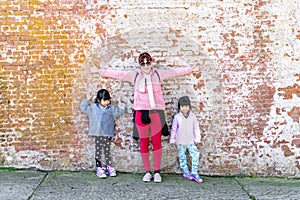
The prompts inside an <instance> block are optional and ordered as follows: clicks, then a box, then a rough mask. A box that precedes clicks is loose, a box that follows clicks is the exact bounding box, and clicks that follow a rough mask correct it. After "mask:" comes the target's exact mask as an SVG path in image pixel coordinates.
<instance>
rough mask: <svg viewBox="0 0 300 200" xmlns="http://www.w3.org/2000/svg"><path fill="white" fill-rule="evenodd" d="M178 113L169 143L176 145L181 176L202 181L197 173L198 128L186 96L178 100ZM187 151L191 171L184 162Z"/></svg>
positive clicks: (198, 181)
mask: <svg viewBox="0 0 300 200" xmlns="http://www.w3.org/2000/svg"><path fill="white" fill-rule="evenodd" d="M178 109H179V113H177V114H176V115H175V116H174V119H173V123H172V128H171V136H170V143H171V144H176V145H177V150H178V157H179V164H180V168H181V169H182V171H183V177H184V178H185V179H188V180H194V181H196V182H197V183H202V182H203V180H202V179H201V178H200V176H199V175H198V164H199V150H198V148H197V145H198V144H199V143H200V128H199V123H198V120H197V118H196V115H195V114H194V113H193V112H192V111H191V102H190V99H189V98H188V97H187V96H183V97H181V98H180V99H179V100H178ZM187 151H188V152H189V154H190V156H191V158H192V167H191V172H190V170H189V168H188V165H187V162H186V153H187Z"/></svg>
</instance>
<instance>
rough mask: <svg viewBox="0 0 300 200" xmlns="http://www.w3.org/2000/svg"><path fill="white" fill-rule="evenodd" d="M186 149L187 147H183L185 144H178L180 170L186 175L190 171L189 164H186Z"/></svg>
mask: <svg viewBox="0 0 300 200" xmlns="http://www.w3.org/2000/svg"><path fill="white" fill-rule="evenodd" d="M186 148H187V146H186V145H183V144H178V145H177V151H178V157H179V165H180V168H181V169H182V171H183V172H184V173H186V172H187V171H189V168H188V166H187V162H186Z"/></svg>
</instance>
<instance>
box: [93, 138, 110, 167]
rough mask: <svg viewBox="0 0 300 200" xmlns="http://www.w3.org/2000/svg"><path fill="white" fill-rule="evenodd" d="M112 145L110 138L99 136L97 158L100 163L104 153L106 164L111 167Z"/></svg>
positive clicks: (96, 150)
mask: <svg viewBox="0 0 300 200" xmlns="http://www.w3.org/2000/svg"><path fill="white" fill-rule="evenodd" d="M110 145H111V140H110V138H109V137H105V136H98V137H96V138H95V158H96V160H97V161H98V162H100V161H101V156H102V153H104V159H105V164H106V165H111V154H110Z"/></svg>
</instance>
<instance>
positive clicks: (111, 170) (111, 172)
mask: <svg viewBox="0 0 300 200" xmlns="http://www.w3.org/2000/svg"><path fill="white" fill-rule="evenodd" d="M106 174H107V175H109V176H111V177H115V176H117V172H116V170H115V168H113V167H111V166H107V167H106Z"/></svg>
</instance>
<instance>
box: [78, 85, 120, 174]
mask: <svg viewBox="0 0 300 200" xmlns="http://www.w3.org/2000/svg"><path fill="white" fill-rule="evenodd" d="M80 109H81V111H82V112H84V113H85V114H87V115H88V116H89V120H90V122H89V136H93V137H95V160H96V174H97V176H98V177H99V178H106V177H107V175H109V176H112V177H113V176H116V175H117V174H116V170H115V169H114V168H113V167H112V166H111V154H110V145H111V139H112V137H113V136H114V123H115V118H116V117H117V116H119V115H121V114H123V113H124V112H125V110H124V109H121V108H119V107H118V106H115V105H112V104H111V97H110V94H109V92H108V91H107V90H106V89H101V90H99V91H98V92H97V97H96V99H95V101H94V102H93V95H92V96H91V97H90V98H89V99H84V100H83V101H82V102H81V104H80ZM102 153H104V157H105V165H102V163H101V155H102Z"/></svg>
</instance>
